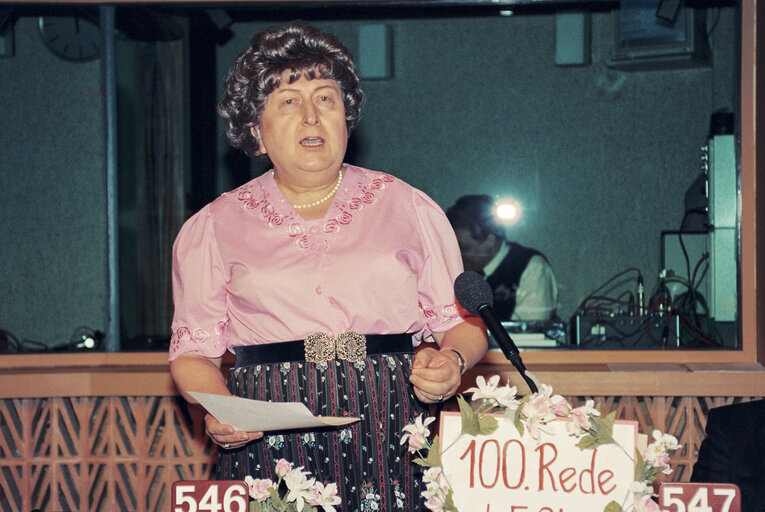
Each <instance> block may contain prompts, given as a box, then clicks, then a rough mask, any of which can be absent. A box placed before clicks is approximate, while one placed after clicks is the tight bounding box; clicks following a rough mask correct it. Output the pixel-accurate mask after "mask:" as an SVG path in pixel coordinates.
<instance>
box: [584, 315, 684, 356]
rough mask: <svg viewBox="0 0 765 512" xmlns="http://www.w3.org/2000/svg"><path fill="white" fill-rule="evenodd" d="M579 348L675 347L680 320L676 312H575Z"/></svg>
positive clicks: (677, 343) (678, 338)
mask: <svg viewBox="0 0 765 512" xmlns="http://www.w3.org/2000/svg"><path fill="white" fill-rule="evenodd" d="M571 337H572V339H573V340H574V344H575V345H576V348H580V349H596V350H612V349H622V348H623V349H641V348H642V349H655V348H676V347H678V346H679V340H680V320H679V317H677V316H676V315H669V316H668V315H666V314H651V315H607V316H599V315H576V316H574V318H573V319H572V322H571Z"/></svg>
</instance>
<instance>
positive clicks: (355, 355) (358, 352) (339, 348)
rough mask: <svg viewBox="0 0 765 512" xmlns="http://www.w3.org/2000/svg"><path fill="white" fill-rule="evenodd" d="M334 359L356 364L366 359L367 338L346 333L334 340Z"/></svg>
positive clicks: (355, 333) (353, 333) (354, 333)
mask: <svg viewBox="0 0 765 512" xmlns="http://www.w3.org/2000/svg"><path fill="white" fill-rule="evenodd" d="M335 357H336V358H338V359H343V360H345V361H350V362H351V363H358V362H361V361H363V360H364V358H365V357H367V337H366V336H364V335H363V334H359V333H357V332H353V331H348V332H344V333H342V334H341V335H339V336H338V337H337V338H336V339H335Z"/></svg>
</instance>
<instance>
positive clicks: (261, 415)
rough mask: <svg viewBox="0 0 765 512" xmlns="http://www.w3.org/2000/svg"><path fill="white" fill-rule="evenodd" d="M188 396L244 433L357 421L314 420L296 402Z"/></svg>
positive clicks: (329, 418)
mask: <svg viewBox="0 0 765 512" xmlns="http://www.w3.org/2000/svg"><path fill="white" fill-rule="evenodd" d="M189 395H191V396H192V397H193V398H194V399H195V400H197V401H198V402H199V403H200V404H201V405H202V407H204V408H205V409H207V412H209V413H210V414H212V415H213V416H215V418H216V419H217V420H218V421H220V422H221V423H226V424H228V425H233V426H234V427H235V428H237V429H239V430H246V431H248V432H270V431H273V430H288V429H295V428H319V427H337V426H340V425H348V424H350V423H354V422H356V421H358V420H359V418H354V417H340V416H314V415H313V414H311V411H309V410H308V407H306V406H305V405H304V404H302V403H300V402H264V401H262V400H250V399H247V398H241V397H238V396H223V395H211V394H209V393H200V392H198V391H189Z"/></svg>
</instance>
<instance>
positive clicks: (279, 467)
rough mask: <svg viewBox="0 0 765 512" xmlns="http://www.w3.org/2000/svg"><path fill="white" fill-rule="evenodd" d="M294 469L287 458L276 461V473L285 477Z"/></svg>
mask: <svg viewBox="0 0 765 512" xmlns="http://www.w3.org/2000/svg"><path fill="white" fill-rule="evenodd" d="M290 469H292V463H291V462H289V461H288V460H287V459H279V460H278V461H276V475H277V476H279V477H281V478H284V475H286V474H287V473H288V472H289V470H290Z"/></svg>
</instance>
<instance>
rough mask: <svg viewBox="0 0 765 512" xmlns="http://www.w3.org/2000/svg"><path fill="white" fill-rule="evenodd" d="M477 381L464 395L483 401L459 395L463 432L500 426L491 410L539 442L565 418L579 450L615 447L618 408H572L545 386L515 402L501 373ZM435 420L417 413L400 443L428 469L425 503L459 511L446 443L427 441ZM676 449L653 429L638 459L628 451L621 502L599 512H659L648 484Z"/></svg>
mask: <svg viewBox="0 0 765 512" xmlns="http://www.w3.org/2000/svg"><path fill="white" fill-rule="evenodd" d="M476 385H477V387H473V388H470V389H468V390H466V391H465V393H466V394H469V393H470V394H472V395H473V396H472V400H473V401H478V400H480V401H481V403H480V404H479V406H478V407H477V409H475V410H474V409H473V407H471V405H470V404H469V403H468V402H467V401H466V400H465V399H464V398H463V397H462V396H461V395H459V396H457V403H458V405H459V409H460V415H461V420H462V432H461V434H460V435H461V436H462V435H472V436H475V435H479V434H482V435H489V434H492V433H493V432H495V431H496V430H497V428H499V423H498V422H497V420H496V419H495V418H494V417H493V416H491V414H495V413H498V412H503V414H504V415H505V416H506V417H507V418H508V419H509V420H511V421H512V422H513V424H514V425H515V427H516V428H517V429H518V432H519V433H520V434H521V436H523V434H524V431H527V432H528V433H529V435H530V436H532V437H533V438H534V439H536V440H539V439H540V437H541V436H542V434H543V433H551V432H550V431H549V430H548V429H549V425H550V422H552V421H554V420H560V419H562V420H564V421H566V431H567V432H568V433H569V435H571V436H574V437H575V438H577V439H578V442H577V444H576V446H577V447H578V448H579V449H581V450H586V449H594V448H596V447H597V446H600V445H606V444H617V445H618V443H617V442H616V441H615V440H614V438H613V427H614V420H615V417H616V412H615V411H614V412H612V413H610V414H608V415H607V416H606V417H605V418H603V417H601V414H600V409H599V408H598V407H595V403H594V401H593V400H587V402H586V403H585V405H583V406H581V407H576V408H574V407H572V406H571V404H570V403H569V402H568V401H567V400H566V399H565V398H563V397H562V396H560V395H553V393H552V387H550V386H548V385H546V384H542V385H540V391H539V392H537V393H533V394H531V395H527V396H525V397H523V398H522V399H520V400H519V399H518V398H516V393H517V390H516V387H515V386H512V387H510V386H508V385H504V386H499V375H495V376H493V377H491V378H490V379H489V380H488V381H487V380H485V379H484V378H483V377H482V376H479V377H478V378H477V379H476ZM434 421H435V418H433V417H428V418H425V419H423V417H422V415H420V416H418V417H417V418H416V419H415V420H414V422H413V423H411V424H409V425H407V426H405V427H404V429H403V430H404V435H403V436H402V438H401V444H402V445H403V444H408V449H409V452H410V453H413V454H417V456H418V458H416V459H414V462H415V463H416V464H419V465H421V466H423V467H425V468H426V469H425V471H424V473H423V477H422V478H423V483H425V486H426V488H425V490H424V491H423V492H422V497H423V498H424V499H425V506H426V507H427V508H428V509H429V510H432V511H435V512H459V511H458V510H457V508H456V506H455V504H454V500H453V489H452V486H451V485H450V484H449V482H448V480H447V478H446V476H445V474H444V471H443V463H442V462H441V453H442V452H443V451H445V450H446V449H448V448H449V447H446V448H445V449H444V450H441V449H440V446H439V439H438V436H435V437H434V438H433V440H432V441H429V437H430V429H429V428H428V426H429V425H430V424H431V423H433V422H434ZM455 442H456V441H455ZM450 446H451V445H450ZM678 448H680V445H679V444H678V442H677V439H676V438H675V437H673V436H671V435H668V434H662V433H661V432H659V431H657V430H655V431H654V432H653V434H652V441H651V442H650V443H649V444H648V446H647V447H646V448H645V450H643V451H642V453H638V454H637V457H636V458H632V457H631V456H630V454H627V456H628V457H630V460H632V461H633V462H634V463H635V481H634V482H633V483H632V484H631V485H630V489H629V492H628V494H627V496H625V498H624V500H623V502H622V503H618V502H616V501H611V502H610V503H609V504H608V505H607V506H606V508H605V509H604V511H603V512H660V509H659V506H658V504H657V503H656V502H655V501H654V500H653V499H652V497H653V496H654V494H653V489H652V487H651V485H650V484H651V483H652V482H653V481H654V480H655V478H656V476H657V475H658V474H659V473H665V474H670V473H672V468H671V467H670V464H669V452H670V451H674V450H677V449H678ZM622 449H623V448H622ZM625 453H626V451H625Z"/></svg>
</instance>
